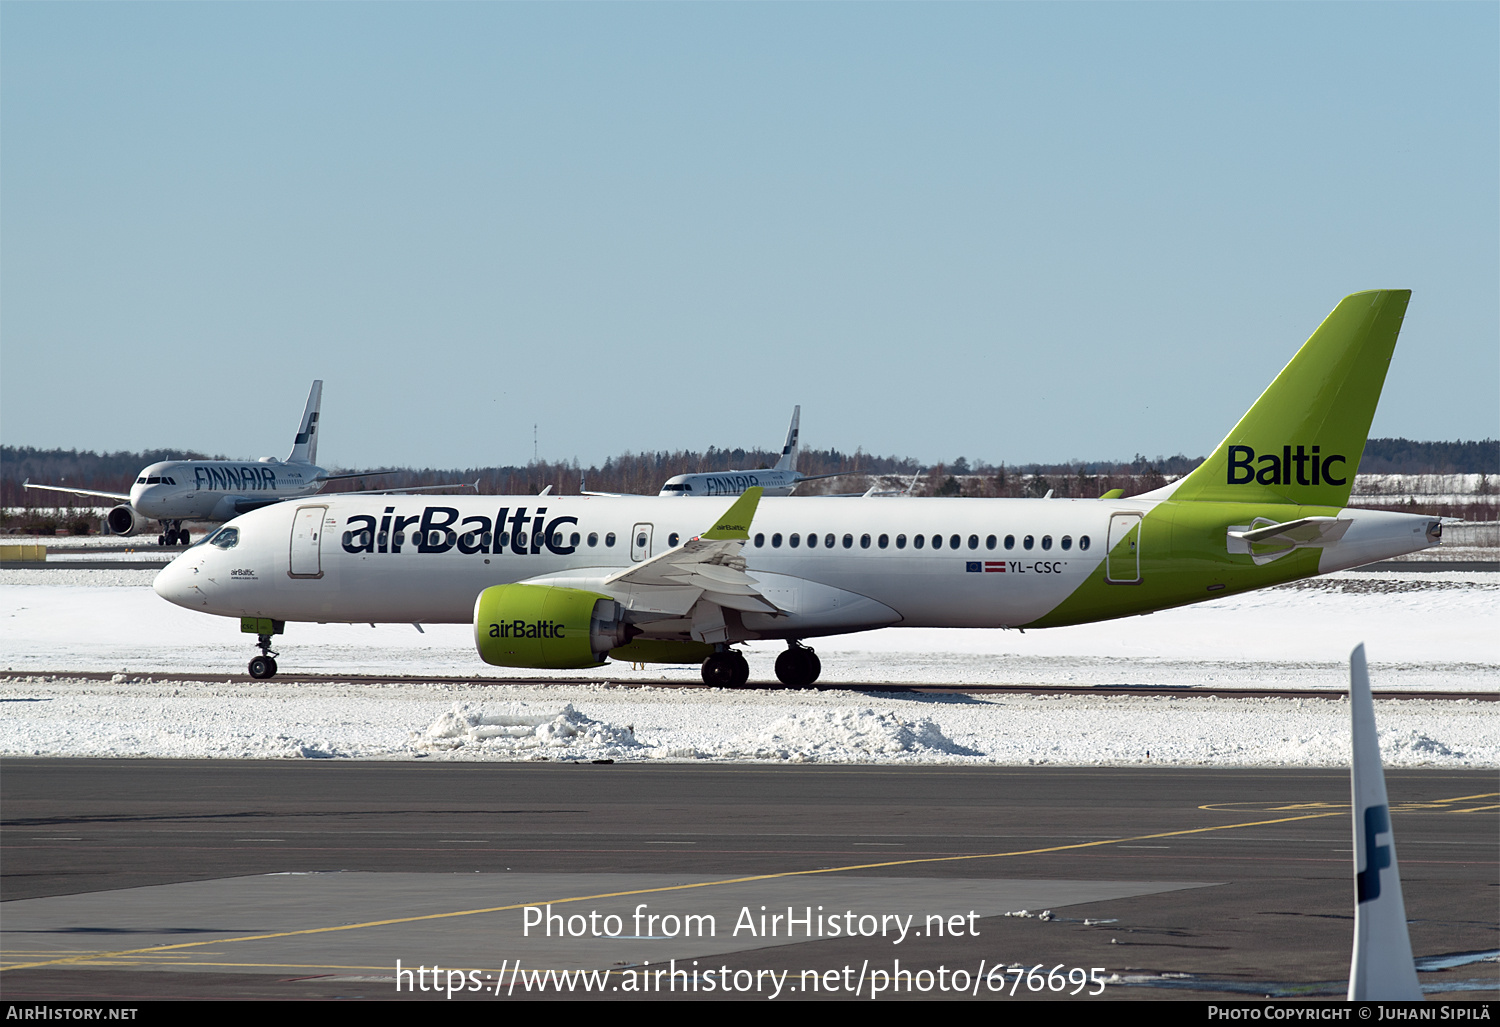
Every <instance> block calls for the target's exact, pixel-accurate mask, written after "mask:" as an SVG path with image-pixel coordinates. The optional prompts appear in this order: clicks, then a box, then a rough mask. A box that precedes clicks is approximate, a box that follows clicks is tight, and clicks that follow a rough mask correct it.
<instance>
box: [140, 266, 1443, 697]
mask: <svg viewBox="0 0 1500 1027" xmlns="http://www.w3.org/2000/svg"><path fill="white" fill-rule="evenodd" d="M1409 298H1410V293H1409V292H1406V291H1395V290H1389V291H1378V292H1365V293H1359V294H1357V295H1354V296H1350V297H1348V298H1347V299H1345V300H1344V301H1343V302H1341V303H1340V304H1339V305H1338V307H1337V308H1336V309H1335V310H1334V311H1333V313H1332V314H1330V315H1329V316H1328V318H1327V319H1326V320H1325V321H1324V322H1323V324H1322V325H1321V326H1320V327H1319V328H1318V330H1317V331H1316V332H1314V333H1313V336H1312V338H1310V339H1309V340H1308V341H1307V343H1306V344H1305V345H1304V346H1303V347H1302V348H1301V350H1299V351H1298V353H1297V354H1296V356H1294V357H1293V358H1292V361H1291V363H1289V364H1287V366H1286V367H1285V369H1283V370H1282V372H1281V374H1280V375H1278V376H1277V378H1276V380H1275V381H1274V382H1272V383H1271V385H1270V387H1269V388H1267V389H1266V391H1265V392H1264V393H1263V394H1262V395H1261V397H1260V399H1259V400H1257V401H1256V403H1255V405H1254V406H1253V407H1251V409H1250V411H1249V412H1248V413H1247V414H1245V416H1244V417H1243V418H1241V419H1240V422H1239V423H1238V424H1237V425H1236V426H1235V427H1234V429H1233V430H1232V431H1231V432H1230V433H1229V435H1228V437H1226V438H1225V439H1224V441H1223V442H1222V443H1220V445H1219V446H1218V448H1217V449H1215V450H1214V452H1213V453H1212V455H1210V456H1209V458H1208V459H1207V460H1206V461H1205V462H1204V463H1203V464H1202V465H1201V466H1199V467H1198V468H1197V469H1195V470H1194V471H1193V472H1192V473H1191V474H1189V475H1187V476H1186V477H1185V478H1182V479H1181V480H1179V481H1176V482H1174V483H1172V484H1170V485H1167V486H1166V487H1164V488H1161V489H1157V490H1156V491H1154V492H1150V493H1147V494H1145V495H1142V496H1137V497H1134V498H1132V499H1115V498H1105V499H885V500H880V501H879V502H876V501H873V500H872V501H861V500H858V499H854V500H850V499H819V498H806V499H764V500H762V498H761V490H760V489H757V488H752V489H750V490H748V491H747V492H745V494H744V495H743V496H741V497H740V498H739V499H738V500H736V501H735V502H734V504H733V505H732V506H730V507H728V509H727V510H726V511H725V512H723V513H722V514H721V515H720V516H719V517H718V519H717V520H711V519H710V517H709V516H705V515H704V513H703V505H702V504H699V503H682V502H675V501H669V500H666V499H649V498H631V499H616V498H607V497H595V496H579V497H565V496H506V497H495V496H477V497H466V498H440V497H435V496H415V497H403V498H373V497H364V496H361V497H354V498H345V497H342V496H328V497H319V498H317V499H316V500H308V501H306V502H292V503H285V504H281V505H278V506H275V507H269V508H266V509H262V510H256V511H254V512H252V513H249V514H246V515H244V516H242V517H239V518H236V519H235V520H234V521H231V522H230V523H229V524H227V525H225V526H224V527H222V528H220V529H219V531H218V532H216V533H215V534H213V535H212V536H210V537H209V538H208V539H206V540H205V541H204V542H202V543H199V544H198V545H197V546H196V547H194V548H193V549H190V550H188V551H187V552H186V553H184V554H183V555H182V556H180V557H178V558H177V559H176V560H175V561H173V562H172V564H171V565H169V566H168V567H167V568H166V569H165V570H163V571H162V572H161V574H160V575H159V576H158V577H157V579H156V591H157V592H158V593H159V594H160V595H161V596H163V597H164V598H166V599H168V600H170V601H172V602H174V603H177V604H179V605H181V606H185V607H188V608H190V609H195V610H201V611H203V612H206V613H213V614H218V615H221V616H230V617H239V618H241V630H242V631H246V632H250V633H253V634H256V635H257V636H259V638H258V644H259V646H260V649H261V653H262V654H261V655H260V656H257V657H255V659H254V660H252V661H251V664H250V673H251V674H252V675H253V676H255V677H269V676H271V675H272V674H274V673H275V672H276V663H275V660H274V659H273V658H272V657H273V656H274V655H276V654H274V653H272V652H271V648H270V647H271V642H272V638H273V636H274V635H275V634H278V633H280V632H281V631H282V630H283V629H284V626H285V622H287V621H346V622H351V623H359V622H380V621H384V622H397V623H416V624H421V623H423V622H449V623H454V622H458V623H472V624H473V625H474V638H475V645H476V647H477V649H478V651H479V654H480V656H481V657H482V658H483V659H484V660H485V661H486V662H489V663H492V664H496V665H500V666H506V667H535V668H573V667H579V668H582V667H597V666H600V665H602V664H603V663H605V661H606V659H607V658H609V657H613V658H615V659H618V660H633V661H654V662H668V663H684V662H691V663H698V662H701V663H702V665H703V678H704V680H705V681H707V682H709V683H711V684H718V685H739V684H743V683H744V682H745V681H746V680H747V678H748V676H749V666H748V664H747V663H746V660H745V658H744V656H743V655H742V654H740V653H739V652H737V651H736V650H735V649H734V648H733V647H734V646H735V645H736V644H738V643H742V642H747V641H751V640H756V639H781V640H785V641H786V643H787V649H786V651H785V652H783V653H781V654H780V656H779V657H778V658H777V660H776V676H777V677H778V678H779V679H780V680H781V681H783V682H786V683H788V684H794V685H805V684H810V683H811V682H813V681H815V680H816V679H817V676H818V673H819V670H820V666H819V663H818V658H817V656H816V655H815V654H814V653H813V651H812V650H811V649H809V648H808V647H807V646H806V645H805V644H804V642H805V641H806V640H807V639H811V638H816V637H819V636H825V635H836V634H841V633H845V632H851V631H866V630H869V629H872V628H881V627H887V626H908V627H1028V628H1029V627H1051V626H1056V625H1062V624H1078V623H1083V622H1087V621H1095V620H1105V619H1108V618H1112V617H1123V616H1127V615H1130V614H1138V613H1148V612H1150V611H1153V610H1161V609H1166V608H1169V607H1174V606H1182V605H1186V604H1188V603H1195V602H1200V601H1202V600H1206V599H1214V598H1217V597H1219V596H1226V595H1233V594H1235V593H1238V592H1244V591H1247V590H1250V589H1257V588H1264V587H1266V586H1269V585H1275V584H1279V583H1281V582H1285V581H1291V580H1294V579H1297V578H1305V577H1309V576H1312V575H1315V574H1326V573H1328V572H1330V571H1336V570H1342V569H1344V568H1348V567H1355V566H1359V565H1360V564H1365V563H1370V562H1373V561H1376V560H1382V559H1387V558H1389V557H1393V556H1398V555H1401V554H1403V553H1411V552H1415V551H1417V550H1421V549H1425V548H1427V547H1429V546H1433V545H1437V544H1438V543H1439V540H1440V535H1441V525H1440V522H1439V521H1438V520H1437V519H1435V518H1432V517H1426V516H1419V515H1414V514H1397V513H1387V512H1381V511H1370V510H1356V509H1351V508H1349V507H1348V506H1347V503H1348V500H1349V492H1350V486H1351V483H1352V482H1353V480H1354V472H1355V470H1356V469H1357V468H1358V466H1359V461H1360V456H1361V454H1362V453H1363V451H1364V446H1365V438H1366V435H1367V434H1368V432H1369V427H1370V421H1371V418H1372V417H1373V416H1374V413H1375V404H1376V401H1377V400H1378V399H1379V396H1380V390H1381V387H1382V385H1383V384H1384V381H1385V374H1386V369H1387V367H1388V365H1389V363H1390V358H1391V351H1392V349H1393V348H1394V346H1395V344H1396V336H1397V333H1398V332H1399V331H1400V328H1401V321H1402V317H1403V315H1404V314H1405V311H1406V304H1407V301H1408V299H1409Z"/></svg>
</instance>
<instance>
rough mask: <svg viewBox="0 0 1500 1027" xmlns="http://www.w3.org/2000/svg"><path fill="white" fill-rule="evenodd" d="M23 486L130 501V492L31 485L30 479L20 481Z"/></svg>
mask: <svg viewBox="0 0 1500 1027" xmlns="http://www.w3.org/2000/svg"><path fill="white" fill-rule="evenodd" d="M21 486H22V487H23V488H28V489H46V490H47V491H48V492H67V493H70V494H71V495H75V496H98V497H99V498H100V499H113V500H114V501H115V502H117V503H128V502H130V494H129V493H123V492H95V491H94V490H92V489H69V488H63V487H62V486H61V485H33V484H32V483H31V482H30V481H23V482H22V483H21Z"/></svg>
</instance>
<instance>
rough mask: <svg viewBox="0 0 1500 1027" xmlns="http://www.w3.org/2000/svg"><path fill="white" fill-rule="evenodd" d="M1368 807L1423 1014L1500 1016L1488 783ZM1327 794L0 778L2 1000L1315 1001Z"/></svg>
mask: <svg viewBox="0 0 1500 1027" xmlns="http://www.w3.org/2000/svg"><path fill="white" fill-rule="evenodd" d="M1387 780H1388V786H1389V790H1390V795H1391V804H1392V818H1393V823H1394V830H1395V838H1396V847H1397V852H1398V856H1399V860H1400V866H1401V871H1402V878H1403V884H1404V888H1405V894H1406V903H1407V914H1408V917H1409V919H1410V920H1411V935H1412V947H1413V950H1414V952H1415V954H1416V956H1417V957H1418V960H1419V967H1420V966H1427V967H1432V969H1430V970H1428V971H1425V972H1423V973H1422V975H1421V977H1422V982H1423V984H1424V986H1425V987H1427V988H1428V990H1429V994H1430V995H1438V994H1441V995H1447V996H1450V997H1453V998H1496V997H1500V984H1497V981H1496V978H1497V970H1496V963H1495V962H1494V961H1493V959H1491V960H1490V961H1488V962H1484V961H1482V960H1483V956H1482V954H1483V953H1485V952H1493V951H1494V950H1495V949H1496V948H1497V947H1500V946H1497V936H1496V935H1497V926H1496V915H1495V913H1496V896H1497V871H1500V861H1497V847H1496V824H1497V818H1496V809H1497V806H1496V802H1497V796H1496V790H1497V789H1496V776H1495V774H1494V772H1493V771H1451V770H1431V771H1423V770H1401V771H1389V772H1388V773H1387ZM1348 789H1349V785H1348V777H1347V774H1346V773H1344V772H1341V771H1332V770H1328V771H1325V770H1306V769H1299V770H1287V771H1272V770H1264V769H1252V770H1236V769H1203V768H1143V767H1130V768H1048V767H1037V768H971V767H955V768H944V767H889V766H886V767H854V766H793V767H786V766H725V765H713V766H701V765H671V764H664V765H642V764H608V765H597V764H587V763H563V764H559V763H528V764H514V763H512V764H493V763H491V764H478V763H437V762H433V763H426V762H418V763H394V762H388V763H377V762H365V763H354V762H334V761H327V762H324V761H297V762H291V761H288V762H266V761H263V762H236V761H158V760H120V761H109V760H28V759H6V760H5V761H4V763H3V766H0V874H3V876H0V900H3V905H0V929H3V937H0V991H3V993H4V996H5V998H6V999H7V1000H26V999H68V1000H75V999H87V998H94V999H119V1000H132V999H152V998H177V997H190V998H211V997H212V998H217V997H250V998H273V999H303V998H326V997H365V998H379V999H389V998H398V997H402V998H404V997H412V998H416V999H429V1000H430V999H433V998H444V997H445V994H446V989H448V988H451V987H453V986H454V985H455V982H456V984H457V990H456V991H455V994H454V996H453V997H454V998H455V999H458V998H478V999H485V1000H489V1001H500V1000H508V999H517V998H522V997H537V996H538V995H539V994H542V993H541V992H538V991H537V990H534V988H533V984H535V983H536V980H537V979H536V978H534V977H532V976H529V975H531V974H533V973H534V972H537V971H546V970H553V971H566V972H569V973H573V972H575V971H578V970H585V971H594V970H598V971H601V972H603V973H602V976H596V977H593V978H590V979H589V980H588V981H587V982H586V983H587V986H588V987H591V988H593V987H594V986H595V985H597V988H595V990H591V991H585V990H584V983H585V982H584V981H583V980H582V979H573V984H571V985H570V986H569V987H571V988H572V990H571V991H569V990H568V988H567V987H564V988H559V987H558V985H557V983H556V982H557V979H556V978H555V977H554V978H553V979H552V982H551V987H550V988H549V989H548V990H547V991H546V994H548V995H549V996H551V997H557V996H558V995H559V993H561V994H562V995H565V996H571V997H573V998H584V997H589V996H593V997H607V998H622V997H629V996H630V995H631V994H632V992H631V990H630V989H631V988H632V987H634V988H636V989H641V988H642V985H643V984H644V985H645V990H644V991H640V990H638V991H636V992H634V994H644V995H645V996H646V997H651V998H672V997H683V996H684V995H686V996H688V997H696V998H721V997H726V995H727V997H739V998H752V997H754V998H761V999H766V998H769V997H772V989H773V988H776V992H777V997H779V998H781V999H783V1000H785V999H787V998H811V997H842V998H850V997H854V996H855V995H856V994H858V995H859V997H863V998H866V999H868V998H869V997H870V996H871V992H872V990H873V989H875V988H876V987H877V985H883V987H884V990H883V991H881V992H880V993H879V994H880V996H881V997H882V998H908V997H912V998H935V997H949V998H953V997H963V996H971V997H973V996H978V997H989V998H996V999H999V998H1001V997H1002V996H1003V997H1004V998H1005V999H1006V1000H1007V1001H1008V1000H1011V999H1012V998H1013V997H1029V998H1069V997H1071V996H1072V993H1073V992H1074V990H1075V986H1077V988H1078V990H1080V991H1081V992H1082V994H1079V995H1078V996H1077V998H1078V999H1081V998H1082V997H1083V996H1084V995H1086V994H1087V993H1088V992H1089V991H1093V990H1095V989H1096V988H1099V987H1102V988H1103V990H1104V992H1105V997H1107V998H1126V999H1129V998H1170V997H1177V996H1181V997H1195V998H1205V997H1216V998H1235V997H1240V998H1247V997H1257V996H1265V995H1272V996H1287V997H1292V996H1297V997H1317V996H1326V997H1337V996H1339V995H1341V994H1342V990H1343V981H1344V980H1345V979H1346V978H1347V973H1348V960H1349V950H1350V932H1351V925H1352V903H1353V885H1352V865H1351V856H1350V836H1351V829H1350V822H1349V812H1348V805H1347V804H1348ZM549 905H550V907H551V908H550V909H548V906H549ZM762 907H764V908H762ZM1048 911H1050V912H1048ZM1022 914H1024V915H1022ZM1038 914H1044V915H1038ZM398 961H399V964H400V967H401V968H402V971H405V976H398V971H397V965H398ZM518 963H519V967H520V973H519V975H518V974H517V964H518ZM434 966H438V967H441V976H438V975H436V974H434V973H433V972H432V968H433V967H434ZM1036 966H1040V971H1039V972H1038V973H1037V974H1036V975H1031V976H1028V975H1026V974H1025V973H1024V972H1021V971H1020V970H1019V968H1026V969H1027V970H1029V969H1031V968H1032V967H1036ZM418 968H420V971H421V976H420V977H418V976H417V975H416V974H414V973H412V972H410V971H413V970H417V969H418ZM997 968H998V972H999V975H998V977H997V976H996V971H997ZM658 971H660V973H658ZM903 971H904V972H905V974H906V976H905V977H904V978H903V977H902V976H901V974H902V972H903ZM1054 971H1055V974H1054ZM652 974H656V976H655V978H654V988H653V987H652V983H653V978H652V976H651V975H652ZM882 974H883V975H884V978H882V976H881V975H882ZM1049 974H1052V976H1050V977H1048V976H1046V975H1049ZM1070 974H1072V975H1073V976H1072V977H1069V975H1070ZM455 975H457V976H455ZM1085 979H1087V980H1088V981H1089V982H1090V983H1088V984H1087V985H1083V984H1082V983H1081V982H1082V981H1083V980H1085ZM1101 979H1102V980H1105V981H1107V982H1108V983H1107V984H1105V985H1096V984H1094V983H1093V982H1094V981H1095V980H1101ZM778 980H779V981H780V985H779V987H778V986H777V981H778ZM997 981H998V983H999V985H1000V989H1003V990H997V989H996V987H995V985H996V983H997ZM439 982H441V988H439V989H438V990H434V985H437V984H438V983H439ZM398 984H399V985H400V986H401V991H399V992H398V991H397V988H398ZM903 984H904V990H903ZM960 984H961V985H962V987H960V986H959V985H960ZM507 985H509V990H507ZM924 985H925V987H924ZM1013 985H1014V989H1015V990H1014V994H1013V992H1012V986H1013ZM1059 985H1061V986H1059ZM622 988H623V989H624V990H623V991H618V990H616V989H622ZM601 989H602V990H601Z"/></svg>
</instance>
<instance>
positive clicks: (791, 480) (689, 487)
mask: <svg viewBox="0 0 1500 1027" xmlns="http://www.w3.org/2000/svg"><path fill="white" fill-rule="evenodd" d="M803 480H805V479H804V478H803V476H802V475H801V474H798V473H797V472H796V471H778V470H775V469H774V468H773V469H768V470H760V471H714V472H701V473H696V474H679V475H677V476H676V477H673V478H668V479H667V481H666V483H665V484H663V485H662V487H661V492H659V493H658V495H660V496H663V497H665V496H673V497H677V498H681V497H689V498H691V497H703V496H708V497H719V498H722V497H725V496H731V497H732V496H739V495H743V494H744V492H745V490H746V489H750V488H756V487H759V488H761V489H764V490H765V495H767V496H790V495H791V494H792V489H794V488H796V487H797V483H798V482H799V481H803Z"/></svg>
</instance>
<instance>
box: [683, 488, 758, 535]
mask: <svg viewBox="0 0 1500 1027" xmlns="http://www.w3.org/2000/svg"><path fill="white" fill-rule="evenodd" d="M765 491H766V490H765V489H763V488H761V487H760V486H759V485H755V486H752V487H750V488H748V489H746V490H745V494H744V495H742V496H740V498H739V499H736V500H735V501H734V505H733V506H731V507H730V508H729V509H728V510H726V511H725V512H724V516H723V517H720V518H719V519H718V520H717V521H715V522H714V526H713V527H712V528H709V529H708V530H707V531H705V532H704V533H703V534H702V535H699V536H698V537H699V538H706V539H748V538H749V537H750V521H751V520H752V519H754V517H755V508H756V507H757V506H758V505H760V497H761V495H762V494H764V493H765Z"/></svg>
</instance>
